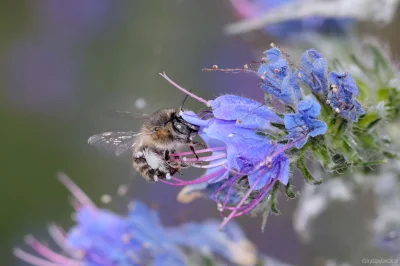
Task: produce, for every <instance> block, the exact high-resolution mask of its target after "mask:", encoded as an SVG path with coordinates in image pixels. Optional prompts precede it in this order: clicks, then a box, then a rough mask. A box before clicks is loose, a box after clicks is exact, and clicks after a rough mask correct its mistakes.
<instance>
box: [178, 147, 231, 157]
mask: <svg viewBox="0 0 400 266" xmlns="http://www.w3.org/2000/svg"><path fill="white" fill-rule="evenodd" d="M225 150H226V147H213V148H208V149H202V150H196V154H200V153H206V152H213V151H225ZM185 155H193V152H191V151H187V152H178V153H171V154H170V156H185Z"/></svg>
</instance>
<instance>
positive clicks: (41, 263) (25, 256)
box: [13, 248, 82, 266]
mask: <svg viewBox="0 0 400 266" xmlns="http://www.w3.org/2000/svg"><path fill="white" fill-rule="evenodd" d="M13 253H14V255H15V256H16V257H18V258H20V259H21V260H23V261H25V262H27V263H29V264H32V265H34V266H63V265H61V264H59V263H53V262H50V261H48V260H44V259H41V258H38V257H36V256H33V255H31V254H29V253H28V252H25V251H23V250H22V249H20V248H16V249H14V250H13ZM78 265H82V264H78Z"/></svg>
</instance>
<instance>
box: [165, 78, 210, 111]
mask: <svg viewBox="0 0 400 266" xmlns="http://www.w3.org/2000/svg"><path fill="white" fill-rule="evenodd" d="M159 74H160V76H161V77H163V78H165V79H166V80H167V81H168V82H169V83H171V84H172V85H174V86H175V87H176V88H177V89H178V90H180V91H182V92H184V93H186V94H187V95H189V96H190V97H192V98H193V99H196V100H198V101H199V102H201V103H204V104H205V105H207V106H208V107H210V103H209V102H208V101H207V100H205V99H203V98H201V97H199V96H197V95H195V94H193V93H191V92H190V91H188V90H186V89H184V88H182V87H181V86H179V85H178V84H176V83H175V82H174V81H172V80H171V79H170V78H169V77H168V76H167V74H165V72H163V73H159Z"/></svg>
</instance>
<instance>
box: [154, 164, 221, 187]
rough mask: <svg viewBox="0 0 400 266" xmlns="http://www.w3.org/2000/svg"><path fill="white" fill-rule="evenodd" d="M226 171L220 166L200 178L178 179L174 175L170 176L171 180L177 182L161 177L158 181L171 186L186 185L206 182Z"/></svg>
mask: <svg viewBox="0 0 400 266" xmlns="http://www.w3.org/2000/svg"><path fill="white" fill-rule="evenodd" d="M226 171H227V170H226V169H224V168H221V169H219V170H217V171H215V172H212V173H210V174H208V175H205V176H203V177H200V178H197V179H194V180H190V181H185V180H182V179H179V178H176V177H172V180H173V181H176V182H177V183H172V182H169V181H166V180H163V179H160V181H161V182H163V183H166V184H168V185H171V186H176V187H181V186H186V185H193V184H199V183H203V182H207V181H209V180H211V179H213V178H216V177H218V176H221V175H223V174H224V173H225V172H226Z"/></svg>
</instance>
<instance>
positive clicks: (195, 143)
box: [189, 141, 207, 160]
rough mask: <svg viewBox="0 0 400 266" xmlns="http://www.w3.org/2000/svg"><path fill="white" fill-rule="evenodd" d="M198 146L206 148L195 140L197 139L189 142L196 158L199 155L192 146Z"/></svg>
mask: <svg viewBox="0 0 400 266" xmlns="http://www.w3.org/2000/svg"><path fill="white" fill-rule="evenodd" d="M195 146H197V147H200V148H206V147H207V146H206V145H205V144H203V143H200V142H197V141H193V142H191V143H190V145H189V148H190V150H191V151H192V152H193V155H194V156H196V159H197V160H198V159H199V156H198V155H197V154H196V150H195V149H194V147H195Z"/></svg>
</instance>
